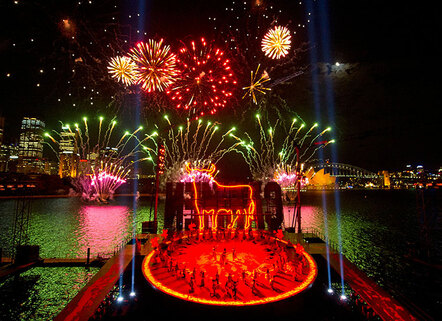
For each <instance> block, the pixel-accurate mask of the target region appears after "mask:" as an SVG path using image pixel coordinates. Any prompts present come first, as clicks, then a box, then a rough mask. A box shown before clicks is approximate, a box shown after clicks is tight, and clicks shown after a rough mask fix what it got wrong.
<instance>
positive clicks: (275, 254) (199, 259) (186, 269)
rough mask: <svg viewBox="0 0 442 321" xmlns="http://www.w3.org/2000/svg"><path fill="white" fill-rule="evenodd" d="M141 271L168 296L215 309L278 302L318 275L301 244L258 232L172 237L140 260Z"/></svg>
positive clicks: (301, 289) (312, 260) (201, 232)
mask: <svg viewBox="0 0 442 321" xmlns="http://www.w3.org/2000/svg"><path fill="white" fill-rule="evenodd" d="M142 271H143V274H144V276H145V278H146V279H147V280H148V281H149V282H150V284H151V285H153V286H154V287H155V288H157V289H159V290H161V291H162V292H164V293H166V294H168V295H171V296H174V297H176V298H179V299H183V300H187V301H191V302H195V303H200V304H208V305H217V306H247V305H259V304H266V303H271V302H275V301H280V300H283V299H286V298H288V297H291V296H294V295H296V294H298V293H300V292H302V291H303V290H305V289H306V288H308V287H309V286H310V285H311V284H312V283H313V282H314V280H315V279H316V276H317V274H318V269H317V265H316V262H315V261H314V259H313V258H312V257H311V256H310V255H309V254H308V253H307V252H306V251H305V250H304V248H303V247H302V246H301V245H297V246H294V245H293V244H292V243H290V242H288V241H285V240H282V239H279V238H278V237H277V236H274V235H272V234H270V233H268V232H264V231H258V230H253V231H252V230H250V231H249V232H246V231H244V230H242V231H241V232H238V230H224V231H220V230H217V231H212V230H204V231H195V232H194V233H190V232H189V233H185V234H181V235H178V236H174V237H172V238H170V239H168V240H166V241H164V242H162V243H160V244H158V246H156V247H155V250H153V251H152V252H150V253H149V254H148V255H147V256H146V257H145V259H144V261H143V263H142Z"/></svg>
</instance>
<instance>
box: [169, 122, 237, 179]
mask: <svg viewBox="0 0 442 321" xmlns="http://www.w3.org/2000/svg"><path fill="white" fill-rule="evenodd" d="M164 118H165V120H166V122H167V124H168V126H169V129H168V130H167V134H166V135H165V137H164V138H163V139H162V143H163V144H164V146H165V149H166V161H165V163H166V166H165V168H166V170H165V173H164V180H165V181H174V182H176V181H185V176H186V175H187V173H186V171H185V168H184V166H185V164H186V163H190V164H191V165H192V166H194V167H198V168H206V167H208V166H209V165H210V164H216V163H217V162H219V161H220V160H221V159H222V158H223V157H224V156H225V155H226V154H227V153H229V152H231V151H233V150H234V149H235V148H237V147H238V146H239V143H233V144H232V143H231V140H229V139H228V138H229V135H230V134H231V133H233V132H234V131H235V128H234V127H233V128H231V129H229V130H227V131H225V132H224V133H223V132H222V130H221V125H220V124H219V123H218V122H211V121H204V120H203V119H201V118H200V119H198V120H193V121H191V120H189V119H187V121H186V123H185V124H184V125H181V126H173V125H172V122H171V121H170V119H169V118H168V117H167V116H165V117H164Z"/></svg>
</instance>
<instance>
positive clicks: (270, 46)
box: [261, 26, 292, 59]
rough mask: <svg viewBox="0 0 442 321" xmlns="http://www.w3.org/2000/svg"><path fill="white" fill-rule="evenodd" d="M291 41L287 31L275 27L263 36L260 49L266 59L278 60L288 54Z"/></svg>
mask: <svg viewBox="0 0 442 321" xmlns="http://www.w3.org/2000/svg"><path fill="white" fill-rule="evenodd" d="M291 39H292V37H291V35H290V31H289V29H287V28H286V27H282V26H276V27H274V28H273V29H270V30H269V31H268V32H267V33H266V34H265V36H264V38H263V39H262V41H261V49H262V51H263V52H264V54H265V55H266V56H267V57H269V58H271V59H280V58H282V57H285V56H286V55H287V54H288V53H289V50H290V46H291V42H292V40H291Z"/></svg>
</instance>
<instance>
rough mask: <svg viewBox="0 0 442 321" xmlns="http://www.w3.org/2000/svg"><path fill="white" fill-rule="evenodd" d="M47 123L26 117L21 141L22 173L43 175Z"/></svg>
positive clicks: (18, 167) (22, 127) (19, 164)
mask: <svg viewBox="0 0 442 321" xmlns="http://www.w3.org/2000/svg"><path fill="white" fill-rule="evenodd" d="M44 128H45V123H44V122H43V121H41V120H39V119H37V118H31V117H24V118H23V120H22V123H21V130H20V140H19V154H18V156H19V161H18V166H17V171H18V172H20V173H43V171H44V161H43V159H42V158H43V130H44Z"/></svg>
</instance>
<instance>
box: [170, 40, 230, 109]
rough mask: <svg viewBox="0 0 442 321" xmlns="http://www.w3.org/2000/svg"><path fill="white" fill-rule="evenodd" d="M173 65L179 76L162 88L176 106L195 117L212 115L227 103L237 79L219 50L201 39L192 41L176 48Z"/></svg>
mask: <svg viewBox="0 0 442 321" xmlns="http://www.w3.org/2000/svg"><path fill="white" fill-rule="evenodd" d="M177 65H178V68H179V69H180V71H181V73H180V74H181V75H180V78H179V79H177V81H176V82H175V83H173V84H172V85H171V86H170V87H169V88H168V90H167V91H166V92H167V94H169V95H170V96H171V99H172V101H173V102H174V103H175V106H176V108H178V109H184V110H189V111H193V113H194V114H195V115H196V116H197V117H199V116H203V115H204V114H206V113H209V114H215V113H216V112H217V111H218V110H219V109H221V108H224V107H225V106H226V105H227V102H228V101H229V99H231V97H232V96H233V94H232V91H233V90H234V88H235V86H236V84H237V82H236V80H235V77H234V74H233V71H232V69H231V67H230V61H229V59H227V58H226V57H225V56H224V52H223V51H222V50H220V49H218V48H215V47H214V46H213V45H210V44H207V43H206V41H205V40H204V38H202V39H201V42H198V43H195V41H192V42H191V44H190V46H185V47H183V48H181V49H180V51H179V53H178V58H177Z"/></svg>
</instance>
